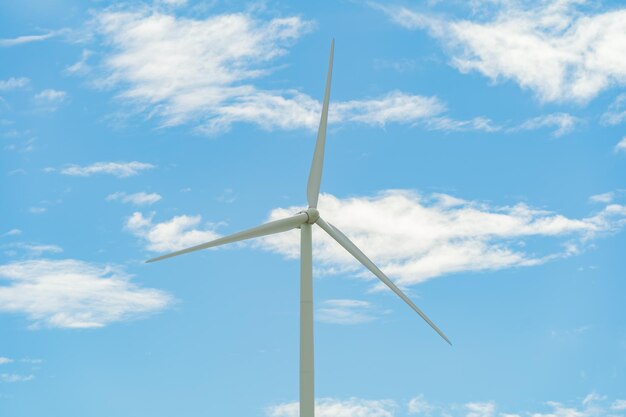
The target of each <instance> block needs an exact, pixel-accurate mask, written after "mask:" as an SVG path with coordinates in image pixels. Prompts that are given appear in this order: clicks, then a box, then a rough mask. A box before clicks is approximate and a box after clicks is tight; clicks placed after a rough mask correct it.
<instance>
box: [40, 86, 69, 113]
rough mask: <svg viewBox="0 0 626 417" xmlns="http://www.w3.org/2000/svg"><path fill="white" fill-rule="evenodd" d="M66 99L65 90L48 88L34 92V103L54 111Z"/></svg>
mask: <svg viewBox="0 0 626 417" xmlns="http://www.w3.org/2000/svg"><path fill="white" fill-rule="evenodd" d="M65 100H67V92H65V91H61V90H54V89H51V88H48V89H46V90H43V91H41V92H39V93H37V94H35V104H36V105H37V106H38V107H39V108H40V109H42V110H47V111H54V110H56V109H57V108H58V107H59V106H60V105H61V104H63V103H64V102H65Z"/></svg>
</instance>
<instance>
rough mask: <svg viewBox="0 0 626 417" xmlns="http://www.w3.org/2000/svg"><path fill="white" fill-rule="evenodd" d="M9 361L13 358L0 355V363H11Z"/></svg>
mask: <svg viewBox="0 0 626 417" xmlns="http://www.w3.org/2000/svg"><path fill="white" fill-rule="evenodd" d="M11 362H13V359H11V358H5V357H3V356H0V365H5V364H7V363H11Z"/></svg>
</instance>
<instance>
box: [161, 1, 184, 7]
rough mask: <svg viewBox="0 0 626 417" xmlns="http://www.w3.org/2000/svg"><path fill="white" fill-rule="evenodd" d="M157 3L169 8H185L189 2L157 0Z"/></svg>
mask: <svg viewBox="0 0 626 417" xmlns="http://www.w3.org/2000/svg"><path fill="white" fill-rule="evenodd" d="M157 2H158V3H161V4H164V5H167V6H184V5H186V4H187V0H157Z"/></svg>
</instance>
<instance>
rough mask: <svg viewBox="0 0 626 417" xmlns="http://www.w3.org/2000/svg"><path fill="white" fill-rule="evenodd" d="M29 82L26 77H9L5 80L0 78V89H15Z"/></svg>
mask: <svg viewBox="0 0 626 417" xmlns="http://www.w3.org/2000/svg"><path fill="white" fill-rule="evenodd" d="M29 83H30V80H29V79H28V78H26V77H20V78H15V77H11V78H9V79H6V80H0V91H6V90H16V89H19V88H24V87H26V86H27V85H28V84H29Z"/></svg>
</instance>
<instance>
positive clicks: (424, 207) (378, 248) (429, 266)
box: [257, 190, 626, 285]
mask: <svg viewBox="0 0 626 417" xmlns="http://www.w3.org/2000/svg"><path fill="white" fill-rule="evenodd" d="M319 207H320V211H321V213H322V216H323V217H324V219H325V220H326V221H329V222H332V223H333V224H335V225H336V226H337V227H339V229H341V230H342V231H343V232H344V233H345V234H346V235H347V236H348V237H350V239H352V240H353V241H354V242H355V243H356V244H357V245H358V246H359V247H360V248H361V249H362V250H363V251H364V252H365V253H366V254H367V255H368V256H369V257H370V258H371V259H372V260H373V261H374V262H376V263H377V264H378V266H379V267H381V269H382V270H383V271H384V272H385V273H387V274H388V275H390V276H391V277H392V278H394V279H395V280H396V282H398V283H399V284H400V285H411V284H416V283H419V282H423V281H426V280H428V279H431V278H434V277H438V276H442V275H446V274H451V273H458V272H469V271H483V270H498V269H503V268H511V267H519V266H531V265H538V264H541V263H544V262H546V261H549V260H552V259H555V258H559V257H564V256H570V255H573V254H576V253H578V252H579V251H580V250H581V248H582V247H584V246H585V244H586V243H588V241H589V240H590V239H592V238H593V237H595V236H597V235H598V234H600V233H607V232H612V231H616V230H618V229H619V228H621V227H623V226H624V225H625V224H626V206H622V205H618V204H611V205H608V206H606V207H604V208H603V209H602V210H601V211H599V212H597V213H596V214H594V215H592V216H589V217H585V218H581V219H574V218H568V217H566V216H564V215H561V214H558V213H552V212H548V211H544V210H538V209H533V208H531V207H528V206H527V205H524V204H516V205H514V206H489V205H487V204H484V203H478V202H471V201H465V200H461V199H458V198H455V197H452V196H447V195H442V194H434V195H431V196H422V195H419V194H416V193H414V192H411V191H403V190H391V191H386V192H384V193H381V194H379V195H377V196H375V197H353V198H346V199H339V198H337V197H334V196H332V195H329V194H322V195H321V196H320V202H319ZM300 209H301V208H299V207H290V208H286V209H275V210H273V211H272V212H271V213H270V216H269V217H270V220H275V219H278V218H283V217H286V216H289V215H292V214H293V213H295V212H297V211H299V210H300ZM313 230H314V234H315V236H314V246H313V249H314V256H315V258H316V261H317V262H318V264H319V265H320V266H321V267H322V271H323V272H324V271H325V272H327V273H355V272H358V271H362V270H361V269H360V267H359V264H358V263H357V262H356V261H355V260H354V259H352V257H351V256H350V255H349V254H348V253H347V252H346V251H344V250H343V249H342V248H341V247H339V246H338V244H337V243H336V242H334V241H333V240H331V239H330V238H329V237H327V236H326V234H325V233H323V232H322V231H321V230H318V228H317V227H316V228H314V229H313ZM537 241H542V242H543V243H544V244H542V246H540V247H537V248H534V244H536V242H537ZM522 243H523V244H524V245H522ZM257 245H258V247H261V248H263V249H266V250H270V251H274V252H278V253H281V254H283V255H285V256H287V257H293V258H296V257H297V256H298V254H299V249H298V248H299V246H298V245H299V238H298V233H297V231H290V232H286V233H281V234H277V235H272V236H267V237H264V238H261V239H260V241H259V242H258V243H257ZM550 246H552V249H546V248H549V247H550ZM364 276H366V277H370V275H369V274H365V275H364Z"/></svg>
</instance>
